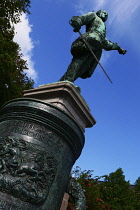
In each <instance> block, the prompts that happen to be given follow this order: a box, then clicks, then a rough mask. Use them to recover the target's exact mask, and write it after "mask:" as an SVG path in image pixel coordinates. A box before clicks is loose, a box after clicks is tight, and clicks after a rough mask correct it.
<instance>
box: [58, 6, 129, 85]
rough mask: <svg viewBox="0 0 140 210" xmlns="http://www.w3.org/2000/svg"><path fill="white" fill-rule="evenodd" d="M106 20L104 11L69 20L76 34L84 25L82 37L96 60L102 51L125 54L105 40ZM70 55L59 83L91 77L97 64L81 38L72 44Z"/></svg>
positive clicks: (106, 14)
mask: <svg viewBox="0 0 140 210" xmlns="http://www.w3.org/2000/svg"><path fill="white" fill-rule="evenodd" d="M107 18H108V13H107V12H106V11H105V10H99V11H98V12H97V13H94V12H89V13H87V14H85V15H81V16H73V17H72V19H71V20H70V25H71V26H72V27H73V28H74V30H73V31H74V32H78V31H79V30H80V28H81V26H83V25H86V33H84V34H83V37H84V39H85V40H86V42H87V43H88V45H89V46H90V48H91V49H92V51H93V52H94V54H95V55H96V57H97V58H98V60H100V57H101V54H102V49H105V50H108V51H109V50H118V52H119V53H120V54H123V55H124V54H125V53H126V52H127V51H126V50H123V49H122V48H121V47H120V46H119V45H118V44H117V43H113V42H111V41H109V40H107V39H106V26H105V24H104V22H105V21H106V20H107ZM71 53H72V55H73V59H72V62H71V63H70V65H69V66H68V69H67V72H66V73H65V74H64V75H63V76H62V77H61V79H60V80H59V81H66V80H68V81H70V82H74V81H75V80H76V79H77V78H78V77H80V78H82V79H86V78H88V77H91V75H92V74H93V72H94V70H95V68H96V66H97V64H98V63H97V61H96V59H95V58H94V57H93V55H92V54H91V52H90V50H89V49H88V47H87V45H86V44H85V42H84V40H83V39H82V37H81V36H80V37H79V38H78V39H76V40H75V41H74V42H73V43H72V46H71Z"/></svg>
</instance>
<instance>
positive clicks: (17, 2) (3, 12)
mask: <svg viewBox="0 0 140 210" xmlns="http://www.w3.org/2000/svg"><path fill="white" fill-rule="evenodd" d="M29 7H30V0H1V1H0V17H1V18H4V19H6V20H8V21H10V22H12V23H18V22H19V21H20V15H21V14H22V12H24V13H29V14H30V12H29V10H28V8H29Z"/></svg>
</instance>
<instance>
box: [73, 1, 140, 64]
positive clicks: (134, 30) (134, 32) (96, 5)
mask: <svg viewBox="0 0 140 210" xmlns="http://www.w3.org/2000/svg"><path fill="white" fill-rule="evenodd" d="M139 8H140V1H138V0H129V1H128V0H123V1H122V0H96V1H93V0H77V4H76V12H77V13H79V14H84V13H87V12H89V11H92V10H94V11H95V12H97V11H98V10H100V9H104V10H106V11H107V12H108V13H109V18H108V20H107V22H106V24H107V38H108V39H109V40H111V41H113V42H117V43H118V44H120V46H121V47H122V48H123V47H124V48H125V46H124V41H125V42H126V43H127V45H128V43H131V42H132V41H133V46H132V47H135V48H136V49H138V46H137V40H139V33H138V27H137V26H138V24H139V22H138V17H136V14H137V13H138V12H139V11H138V9H139ZM76 15H77V14H76ZM129 45H130V44H129ZM139 51H140V47H139ZM107 60H108V56H107V57H106V59H103V61H102V62H103V63H105V62H106V61H107Z"/></svg>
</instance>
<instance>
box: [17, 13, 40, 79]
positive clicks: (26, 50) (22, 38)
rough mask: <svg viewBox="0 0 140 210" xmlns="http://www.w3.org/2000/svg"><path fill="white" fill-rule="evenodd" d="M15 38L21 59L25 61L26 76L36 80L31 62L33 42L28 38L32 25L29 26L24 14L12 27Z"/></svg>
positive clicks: (32, 62) (35, 73)
mask: <svg viewBox="0 0 140 210" xmlns="http://www.w3.org/2000/svg"><path fill="white" fill-rule="evenodd" d="M14 27H15V32H16V34H15V37H14V41H15V42H17V43H18V44H19V45H20V47H21V52H22V54H23V59H24V60H27V64H28V68H29V70H28V71H27V74H28V76H29V77H31V78H32V79H34V80H36V79H37V72H36V70H35V68H34V61H33V60H32V50H33V48H34V44H33V41H32V39H31V37H30V33H31V31H32V25H30V24H29V20H28V18H27V16H26V15H25V14H22V16H21V22H20V23H18V24H16V25H14Z"/></svg>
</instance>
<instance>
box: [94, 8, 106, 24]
mask: <svg viewBox="0 0 140 210" xmlns="http://www.w3.org/2000/svg"><path fill="white" fill-rule="evenodd" d="M96 14H97V16H98V17H100V18H101V19H102V21H103V22H105V21H106V20H107V18H108V13H107V12H106V11H105V10H99V11H98V12H97V13H96Z"/></svg>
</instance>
